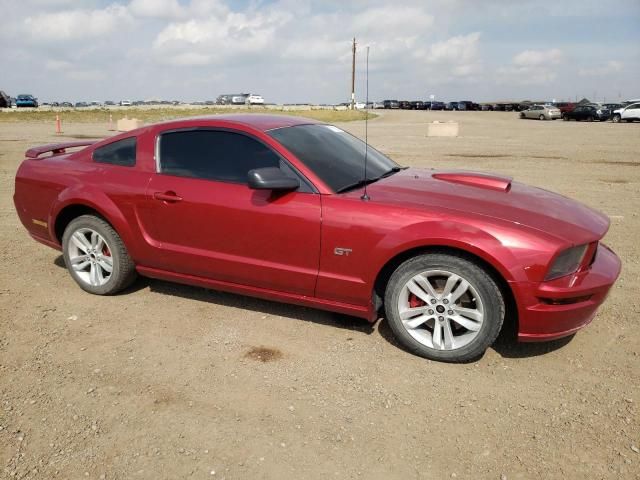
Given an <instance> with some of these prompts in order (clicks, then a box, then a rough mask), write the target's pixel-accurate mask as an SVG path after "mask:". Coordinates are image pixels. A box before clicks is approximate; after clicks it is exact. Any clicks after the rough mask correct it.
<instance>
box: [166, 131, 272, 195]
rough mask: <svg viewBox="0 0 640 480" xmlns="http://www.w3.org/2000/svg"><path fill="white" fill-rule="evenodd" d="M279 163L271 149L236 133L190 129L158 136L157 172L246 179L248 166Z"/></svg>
mask: <svg viewBox="0 0 640 480" xmlns="http://www.w3.org/2000/svg"><path fill="white" fill-rule="evenodd" d="M279 166H280V157H279V156H278V155H277V154H276V153H275V152H274V151H273V150H271V149H270V148H268V147H267V146H266V145H263V144H262V143H260V142H258V141H257V140H254V139H253V138H250V137H247V136H246V135H242V134H239V133H233V132H227V131H215V130H191V131H184V132H170V133H165V134H163V135H162V136H161V137H160V172H161V173H166V174H169V175H178V176H181V177H194V178H202V179H207V180H219V181H222V182H234V183H246V182H247V174H248V173H249V170H252V169H254V168H263V167H279Z"/></svg>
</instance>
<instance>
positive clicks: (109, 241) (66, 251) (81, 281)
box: [62, 215, 136, 295]
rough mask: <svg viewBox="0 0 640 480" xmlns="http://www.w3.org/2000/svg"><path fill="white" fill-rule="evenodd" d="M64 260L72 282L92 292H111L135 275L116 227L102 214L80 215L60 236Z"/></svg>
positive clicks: (120, 288)
mask: <svg viewBox="0 0 640 480" xmlns="http://www.w3.org/2000/svg"><path fill="white" fill-rule="evenodd" d="M62 251H63V256H64V263H65V265H66V266H67V269H68V270H69V273H70V274H71V276H72V277H73V279H74V280H75V281H76V283H77V284H78V285H79V286H80V288H82V289H83V290H85V291H87V292H89V293H93V294H95V295H113V294H115V293H117V292H119V291H120V290H122V289H124V288H126V287H128V286H129V285H130V284H131V283H132V282H133V281H134V280H135V278H136V270H135V265H134V263H133V260H132V259H131V257H129V254H128V253H127V249H126V248H125V246H124V243H123V242H122V239H121V238H120V236H119V235H118V234H117V233H116V231H115V230H114V229H113V227H111V225H109V223H107V222H106V221H104V220H103V219H102V218H99V217H96V216H93V215H82V216H80V217H78V218H76V219H74V220H72V221H71V222H70V223H69V225H68V226H67V228H66V229H65V231H64V234H63V236H62Z"/></svg>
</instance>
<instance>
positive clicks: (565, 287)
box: [511, 244, 622, 342]
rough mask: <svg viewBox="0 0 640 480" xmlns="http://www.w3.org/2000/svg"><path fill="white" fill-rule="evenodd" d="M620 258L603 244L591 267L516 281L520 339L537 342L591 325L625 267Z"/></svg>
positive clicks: (569, 333)
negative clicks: (535, 280)
mask: <svg viewBox="0 0 640 480" xmlns="http://www.w3.org/2000/svg"><path fill="white" fill-rule="evenodd" d="M621 266H622V264H621V262H620V259H619V258H618V257H617V256H616V254H615V253H613V252H612V251H611V250H610V249H609V248H608V247H606V246H604V245H602V244H600V245H599V246H598V251H597V253H596V258H595V261H594V262H593V264H592V265H591V267H590V268H589V269H588V270H586V271H584V272H581V273H578V274H576V275H569V276H567V277H562V278H558V279H556V280H552V281H549V282H542V283H531V282H516V283H512V284H511V287H512V289H513V292H514V294H515V296H516V301H517V304H518V317H519V318H518V340H520V341H523V342H537V341H546V340H554V339H557V338H562V337H566V336H568V335H571V334H573V333H575V332H576V331H578V330H580V329H581V328H582V327H584V326H585V325H587V324H588V323H589V322H591V320H593V317H594V316H595V314H596V312H597V310H598V307H600V305H602V303H603V302H604V300H605V299H606V298H607V295H608V293H609V290H610V289H611V287H612V286H613V284H614V283H615V281H616V279H617V278H618V275H620V270H621Z"/></svg>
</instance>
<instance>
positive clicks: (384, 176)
mask: <svg viewBox="0 0 640 480" xmlns="http://www.w3.org/2000/svg"><path fill="white" fill-rule="evenodd" d="M407 168H409V167H393V168H392V169H391V170H389V171H388V172H384V173H383V174H382V175H380V176H379V177H378V178H376V180H380V179H381V178H387V177H390V176H391V175H393V174H394V173H398V172H399V171H400V170H405V169H407Z"/></svg>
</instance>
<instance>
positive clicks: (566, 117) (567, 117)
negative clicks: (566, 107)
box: [562, 113, 569, 122]
mask: <svg viewBox="0 0 640 480" xmlns="http://www.w3.org/2000/svg"><path fill="white" fill-rule="evenodd" d="M562 120H564V121H565V122H568V121H569V115H567V114H566V113H563V114H562Z"/></svg>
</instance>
